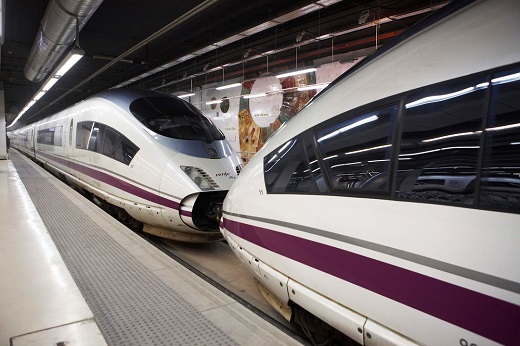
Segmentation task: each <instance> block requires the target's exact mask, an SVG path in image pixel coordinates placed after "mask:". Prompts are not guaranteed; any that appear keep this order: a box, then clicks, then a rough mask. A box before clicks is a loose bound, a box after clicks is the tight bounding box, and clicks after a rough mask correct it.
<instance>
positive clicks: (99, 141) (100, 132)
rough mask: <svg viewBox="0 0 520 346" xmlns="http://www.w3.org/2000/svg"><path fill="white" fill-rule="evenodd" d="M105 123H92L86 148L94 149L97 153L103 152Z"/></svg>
mask: <svg viewBox="0 0 520 346" xmlns="http://www.w3.org/2000/svg"><path fill="white" fill-rule="evenodd" d="M105 128H106V125H104V124H101V123H94V126H92V131H91V132H90V138H89V141H88V148H87V149H88V150H90V151H95V152H97V153H103V140H104V137H105Z"/></svg>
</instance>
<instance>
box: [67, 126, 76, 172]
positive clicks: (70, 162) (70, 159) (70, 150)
mask: <svg viewBox="0 0 520 346" xmlns="http://www.w3.org/2000/svg"><path fill="white" fill-rule="evenodd" d="M68 137H69V138H68V142H67V145H66V148H67V166H68V167H69V171H70V172H71V173H72V174H73V175H74V176H75V175H76V174H75V172H73V171H74V149H75V146H76V145H75V141H74V138H73V137H74V119H73V118H71V119H70V125H69V136H68Z"/></svg>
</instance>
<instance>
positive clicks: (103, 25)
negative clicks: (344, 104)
mask: <svg viewBox="0 0 520 346" xmlns="http://www.w3.org/2000/svg"><path fill="white" fill-rule="evenodd" d="M447 2H449V1H440V0H439V1H436V0H370V1H365V0H357V1H349V0H321V1H311V0H290V1H289V0H286V1H283V0H282V1H281V0H254V1H245V0H220V1H218V0H205V1H202V0H197V1H195V0H184V1H171V0H146V1H128V0H104V1H103V0H90V1H89V0H0V3H1V4H2V8H1V11H2V20H3V21H4V20H5V25H3V26H4V31H3V33H2V34H1V37H0V43H2V45H1V47H0V50H1V61H0V62H1V69H0V80H1V82H2V83H1V84H2V85H0V87H2V88H3V90H4V96H5V111H6V121H7V125H8V126H9V125H10V123H11V122H12V121H13V119H14V118H15V117H16V116H17V114H18V113H19V111H20V110H21V109H23V108H24V107H25V105H26V104H27V103H28V102H29V101H30V100H31V99H32V98H33V97H34V96H35V94H36V93H37V91H38V90H39V89H40V88H41V87H42V85H43V83H44V82H45V80H46V78H48V77H49V75H52V68H51V66H56V65H58V63H59V62H60V59H58V60H57V61H56V62H55V63H54V64H50V65H51V66H48V67H47V68H48V69H50V72H48V74H46V75H45V76H46V77H45V78H43V79H42V80H41V81H38V80H32V81H31V80H29V79H28V78H27V77H26V73H24V70H26V64H27V61H28V58H29V56H30V54H31V49H32V47H33V45H34V44H40V45H41V35H39V34H38V32H39V30H40V26H41V23H44V22H45V19H44V16H45V14H46V9H47V7H48V6H49V7H51V6H50V5H54V6H56V5H58V6H61V8H63V7H67V5H70V4H71V3H80V4H82V6H83V5H85V6H89V5H90V6H94V5H96V3H97V5H96V6H95V7H96V9H95V11H94V12H93V13H90V17H89V18H88V20H86V22H85V23H84V25H83V26H82V27H81V29H80V30H79V33H76V32H74V35H73V36H74V40H75V41H74V43H71V44H70V45H69V46H67V47H65V48H66V49H65V52H64V54H63V55H61V58H63V57H64V56H65V55H66V53H67V51H68V50H70V49H71V48H73V46H75V45H77V46H79V47H80V48H81V49H82V50H83V51H84V52H85V55H84V57H83V58H82V59H81V60H80V61H79V62H78V63H77V64H76V65H75V66H74V67H73V68H72V69H71V70H70V71H69V72H68V73H67V74H65V75H64V76H63V77H62V78H60V80H59V82H58V83H57V84H56V85H55V86H54V87H53V88H52V89H51V90H50V91H49V92H47V93H46V94H45V95H44V96H43V97H42V98H41V99H40V100H39V101H38V102H37V103H36V104H35V105H34V106H33V107H31V109H29V111H27V113H25V114H24V115H23V117H21V118H20V119H19V120H18V121H17V123H16V125H15V126H14V127H13V128H17V127H20V126H22V125H24V124H27V123H29V122H32V121H35V120H38V119H41V118H43V117H45V116H48V115H50V114H52V113H55V112H57V111H59V110H61V109H64V108H66V107H67V106H69V105H72V104H74V103H76V102H79V101H81V100H83V99H85V98H87V97H89V96H90V95H92V94H94V93H96V92H99V91H102V90H105V89H108V88H114V87H122V88H140V89H154V90H158V91H163V92H168V93H175V92H182V91H189V90H191V89H194V88H197V87H201V86H202V85H207V84H211V83H223V81H225V80H231V79H237V78H238V79H240V80H246V79H253V78H257V77H259V76H262V75H266V74H269V73H276V72H279V71H282V70H291V69H296V68H301V67H304V66H309V65H314V66H316V65H319V64H322V63H326V62H328V61H332V60H341V59H347V58H348V57H349V53H351V52H353V51H358V50H361V49H370V48H374V47H375V46H376V45H378V46H380V45H382V44H384V43H385V42H387V41H388V40H390V39H392V38H393V37H395V36H397V35H398V34H399V33H400V32H402V31H403V30H406V29H407V28H409V27H410V26H412V25H413V24H414V23H415V22H417V21H419V20H420V19H422V18H424V17H425V16H427V15H428V14H430V13H431V12H432V11H434V10H435V9H436V8H439V7H440V6H443V5H445V4H446V3H447ZM53 3H54V4H53ZM83 3H85V4H83ZM63 4H65V6H63ZM93 4H94V5H93ZM83 19H84V17H83ZM52 23H53V24H56V25H60V23H59V21H58V20H54V19H53V21H52ZM376 23H378V25H376ZM74 31H75V30H74ZM37 37H38V39H36V38H37ZM39 42H40V43H39ZM60 47H61V48H62V49H63V48H64V47H62V46H60Z"/></svg>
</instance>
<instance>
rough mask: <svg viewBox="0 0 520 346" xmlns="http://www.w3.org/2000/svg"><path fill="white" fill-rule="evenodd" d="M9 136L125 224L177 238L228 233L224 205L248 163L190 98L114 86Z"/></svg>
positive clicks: (196, 239)
mask: <svg viewBox="0 0 520 346" xmlns="http://www.w3.org/2000/svg"><path fill="white" fill-rule="evenodd" d="M9 137H10V138H11V145H12V146H13V147H15V148H17V149H19V150H20V151H22V152H24V153H25V154H27V155H29V156H31V157H32V158H34V159H35V160H37V161H38V162H40V163H42V164H43V165H44V166H45V167H47V168H48V169H49V170H51V171H53V172H54V173H56V174H57V175H59V176H60V177H62V178H64V179H66V180H67V181H68V182H70V183H71V184H73V185H76V186H79V187H80V188H81V189H82V190H83V191H85V192H86V193H87V194H90V195H91V196H92V197H93V200H94V202H96V204H98V205H100V206H101V207H103V208H104V209H106V210H108V211H111V212H113V213H114V214H116V215H118V216H119V217H120V218H121V219H122V220H123V221H124V222H125V223H128V224H130V225H132V226H136V225H140V223H143V225H144V227H143V230H144V231H145V232H148V233H152V234H155V235H159V236H162V237H166V238H171V239H175V240H179V241H188V242H199V241H212V240H218V239H221V238H222V234H221V233H220V232H219V228H218V222H219V216H220V215H219V214H220V209H221V207H222V202H223V200H224V196H225V195H226V193H227V190H228V189H229V188H230V186H231V185H232V183H233V182H234V181H235V179H236V177H237V176H238V174H239V172H240V170H241V168H242V166H241V163H240V159H239V158H238V156H237V155H236V154H235V153H234V152H233V151H232V149H231V147H230V145H229V143H228V142H227V141H226V140H225V137H224V135H223V134H222V132H221V131H220V130H218V129H217V127H215V125H214V124H213V123H212V122H211V121H210V120H209V119H207V118H206V117H205V116H204V115H203V114H202V113H201V112H200V111H199V110H197V109H196V108H195V107H193V106H192V105H190V104H189V103H187V102H185V101H184V100H181V99H179V98H177V97H174V96H171V95H167V94H163V93H158V92H152V91H136V90H109V91H105V92H102V93H99V94H97V95H95V96H93V97H91V98H88V99H87V100H85V101H82V102H80V103H78V104H76V105H74V106H72V107H70V108H68V109H65V110H63V111H61V112H59V113H57V114H55V115H53V116H50V117H48V118H45V119H43V120H41V121H38V122H36V123H34V124H31V125H29V126H25V127H23V128H21V129H18V130H16V131H12V132H9ZM129 216H130V217H129ZM136 220H137V221H136ZM139 222H140V223H139Z"/></svg>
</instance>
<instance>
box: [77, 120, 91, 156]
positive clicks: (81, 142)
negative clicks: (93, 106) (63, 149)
mask: <svg viewBox="0 0 520 346" xmlns="http://www.w3.org/2000/svg"><path fill="white" fill-rule="evenodd" d="M93 124H94V122H93V121H80V122H79V123H77V124H76V148H77V149H87V147H88V142H89V138H90V131H91V130H92V125H93Z"/></svg>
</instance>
